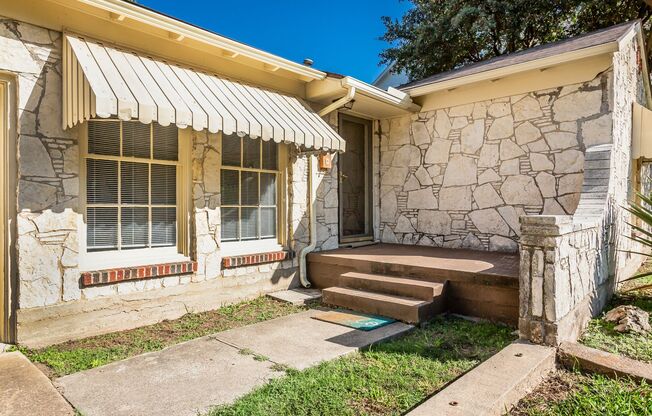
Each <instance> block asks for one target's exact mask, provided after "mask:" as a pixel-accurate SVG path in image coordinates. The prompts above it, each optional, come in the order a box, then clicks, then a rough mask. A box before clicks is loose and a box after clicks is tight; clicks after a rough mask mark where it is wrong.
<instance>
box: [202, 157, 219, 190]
mask: <svg viewBox="0 0 652 416" xmlns="http://www.w3.org/2000/svg"><path fill="white" fill-rule="evenodd" d="M220 159H221V158H220V154H219V153H217V152H216V151H215V150H212V149H208V151H207V152H206V156H205V157H204V191H205V192H209V193H212V192H220V165H221V160H220Z"/></svg>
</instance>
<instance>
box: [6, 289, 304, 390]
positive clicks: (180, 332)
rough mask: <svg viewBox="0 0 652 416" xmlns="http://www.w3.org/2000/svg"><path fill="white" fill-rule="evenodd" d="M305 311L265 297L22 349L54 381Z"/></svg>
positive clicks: (302, 308)
mask: <svg viewBox="0 0 652 416" xmlns="http://www.w3.org/2000/svg"><path fill="white" fill-rule="evenodd" d="M305 309H306V308H305V307H300V306H293V305H290V304H286V303H282V302H278V301H275V300H273V299H270V298H268V297H266V296H262V297H259V298H257V299H254V300H252V301H247V302H242V303H238V304H235V305H230V306H225V307H222V308H220V309H217V310H215V311H210V312H203V313H190V314H187V315H184V316H183V317H181V318H179V319H176V320H173V321H163V322H160V323H158V324H154V325H150V326H145V327H142V328H136V329H132V330H129V331H123V332H114V333H111V334H106V335H100V336H96V337H91V338H85V339H81V340H78V341H69V342H66V343H63V344H58V345H54V346H50V347H47V348H43V349H38V350H30V349H28V348H24V347H19V349H20V351H22V352H23V354H25V355H26V356H27V357H28V358H29V359H30V360H32V362H35V363H40V364H43V365H44V366H45V367H41V368H42V369H43V370H44V371H46V373H47V374H48V375H49V376H50V377H51V378H54V377H60V376H63V375H66V374H71V373H75V372H77V371H81V370H87V369H89V368H94V367H99V366H101V365H105V364H108V363H110V362H113V361H117V360H122V359H125V358H128V357H132V356H134V355H138V354H142V353H145V352H150V351H157V350H161V349H163V348H165V347H167V346H170V345H173V344H177V343H179V342H183V341H188V340H191V339H194V338H199V337H203V336H205V335H209V334H213V333H215V332H220V331H225V330H227V329H231V328H236V327H241V326H245V325H250V324H254V323H256V322H261V321H266V320H269V319H274V318H278V317H281V316H285V315H289V314H292V313H296V312H300V311H302V310H305Z"/></svg>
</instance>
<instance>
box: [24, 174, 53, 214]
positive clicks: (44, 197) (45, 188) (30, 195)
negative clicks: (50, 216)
mask: <svg viewBox="0 0 652 416" xmlns="http://www.w3.org/2000/svg"><path fill="white" fill-rule="evenodd" d="M18 189H19V191H18V206H19V208H20V209H21V210H23V209H26V210H31V211H32V212H38V211H42V210H44V209H46V208H49V207H51V206H53V205H54V204H56V202H57V188H56V187H55V186H52V185H48V184H44V183H39V182H31V181H26V180H22V179H21V180H20V181H19V185H18Z"/></svg>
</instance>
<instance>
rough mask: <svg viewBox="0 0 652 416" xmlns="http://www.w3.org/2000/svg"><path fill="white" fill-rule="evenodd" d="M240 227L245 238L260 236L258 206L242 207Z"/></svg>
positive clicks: (251, 238)
mask: <svg viewBox="0 0 652 416" xmlns="http://www.w3.org/2000/svg"><path fill="white" fill-rule="evenodd" d="M240 222H241V224H240V229H241V232H242V239H243V240H254V239H257V238H258V208H242V218H241V220H240Z"/></svg>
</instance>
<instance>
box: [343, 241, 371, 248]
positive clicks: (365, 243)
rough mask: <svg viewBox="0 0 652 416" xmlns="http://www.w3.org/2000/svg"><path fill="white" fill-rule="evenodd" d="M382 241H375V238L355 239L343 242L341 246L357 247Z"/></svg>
mask: <svg viewBox="0 0 652 416" xmlns="http://www.w3.org/2000/svg"><path fill="white" fill-rule="evenodd" d="M378 243H380V241H373V240H367V241H355V242H351V243H341V244H340V245H339V247H340V248H357V247H364V246H373V245H375V244H378Z"/></svg>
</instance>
